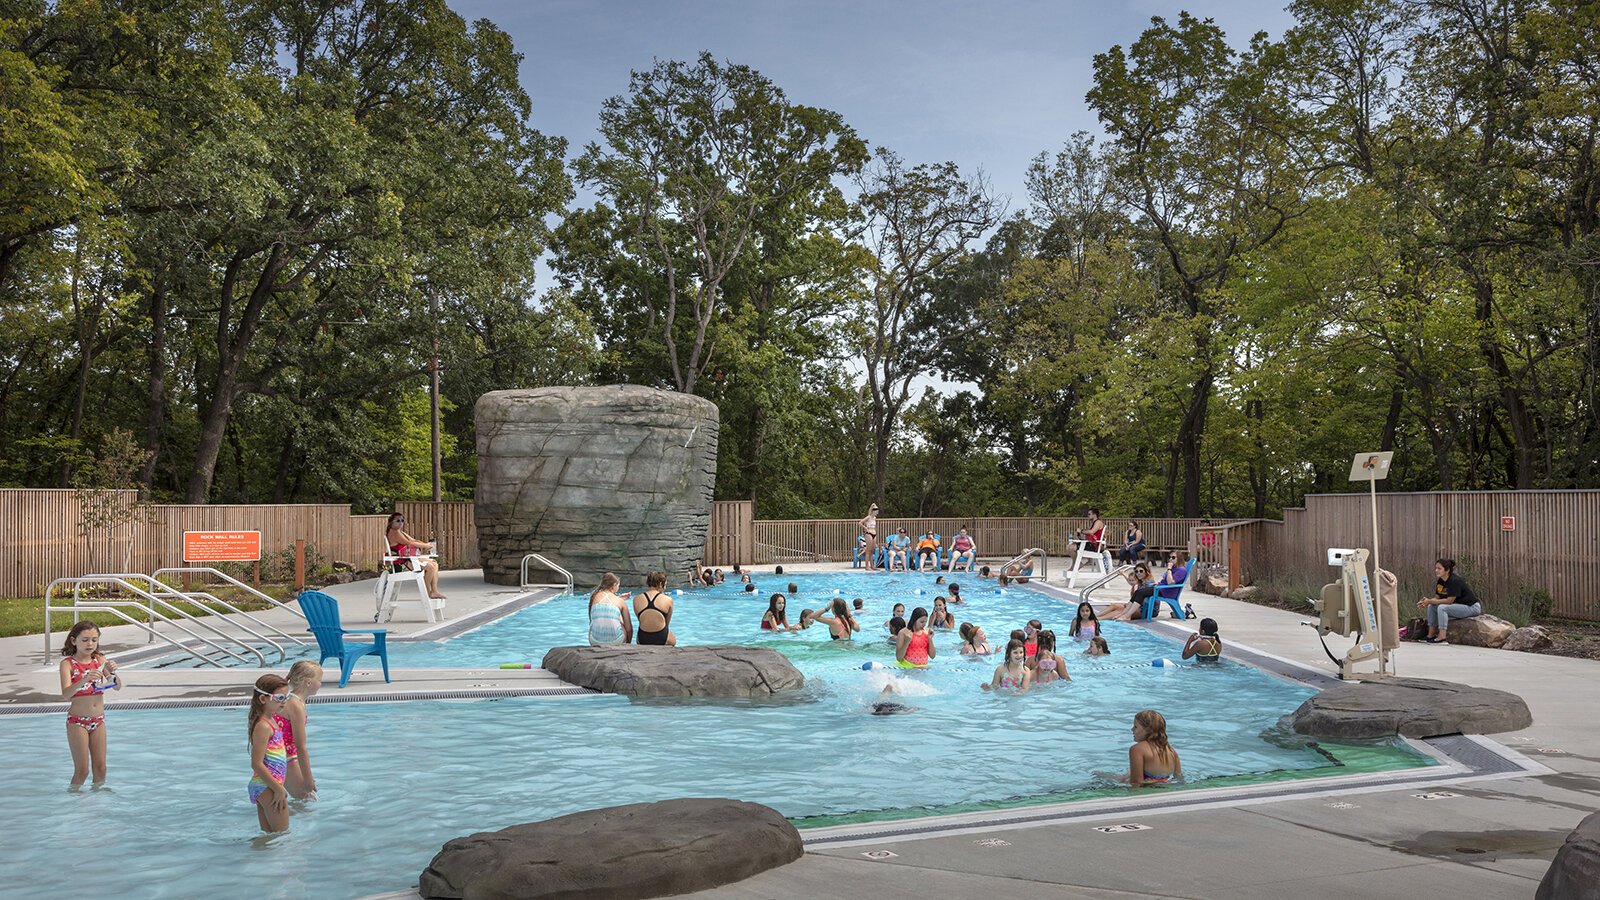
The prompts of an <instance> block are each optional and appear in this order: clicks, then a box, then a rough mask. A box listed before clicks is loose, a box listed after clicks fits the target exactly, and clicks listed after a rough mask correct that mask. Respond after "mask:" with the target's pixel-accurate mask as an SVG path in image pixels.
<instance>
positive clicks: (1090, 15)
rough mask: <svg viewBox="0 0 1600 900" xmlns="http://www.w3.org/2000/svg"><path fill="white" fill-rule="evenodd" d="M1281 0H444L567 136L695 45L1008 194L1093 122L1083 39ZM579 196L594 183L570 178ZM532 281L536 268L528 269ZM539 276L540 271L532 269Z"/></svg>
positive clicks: (1015, 193) (1020, 198)
mask: <svg viewBox="0 0 1600 900" xmlns="http://www.w3.org/2000/svg"><path fill="white" fill-rule="evenodd" d="M1285 2H1286V0H1191V2H1183V3H1179V2H1174V3H1163V2H1148V0H1133V2H1114V0H1108V2H1088V0H996V2H985V3H976V2H971V0H967V2H957V0H926V2H919V3H912V2H888V0H852V2H838V0H807V2H796V0H532V2H529V0H452V2H451V5H452V7H453V8H455V9H456V11H457V12H459V13H460V14H461V15H463V16H465V17H466V18H467V19H468V20H469V21H475V20H477V19H488V20H490V21H491V22H493V23H495V25H497V26H498V27H499V28H500V29H501V30H503V31H505V32H506V33H507V34H509V35H510V36H511V38H512V41H513V42H514V44H515V46H516V48H517V50H518V51H519V52H520V53H522V54H523V57H524V58H523V61H522V86H523V89H524V90H526V91H527V92H528V94H529V96H530V97H531V98H532V101H533V125H534V127H535V128H537V129H538V130H539V131H541V132H543V133H545V134H552V135H559V136H562V137H565V138H566V139H567V141H568V158H569V159H570V158H572V157H574V156H576V155H578V154H579V153H581V152H582V150H583V147H584V145H586V144H587V143H589V142H590V141H593V140H596V139H597V134H596V132H595V126H596V124H597V122H598V119H599V112H600V104H601V102H602V101H604V100H605V99H606V98H607V97H611V96H615V95H618V94H623V93H626V91H627V88H628V76H629V73H630V72H631V71H632V70H635V69H638V70H645V69H649V68H650V67H651V66H652V65H653V63H654V60H656V59H658V58H659V59H663V60H666V59H677V60H693V59H694V58H696V57H697V56H698V55H699V54H700V52H701V51H710V52H711V54H712V55H713V56H715V57H716V58H717V59H719V60H722V61H726V62H733V63H738V64H742V65H747V66H750V67H752V68H754V69H756V70H757V71H759V72H760V73H762V74H763V75H765V76H766V77H767V78H768V79H770V80H771V81H772V82H773V83H775V84H776V85H777V86H778V87H780V88H782V89H783V91H784V93H785V94H786V95H787V96H788V98H789V100H790V102H793V103H801V104H805V105H807V106H817V107H822V108H824V109H830V110H833V111H834V112H837V113H839V114H840V115H841V116H843V118H844V121H845V122H846V123H848V124H849V125H850V126H851V127H853V128H855V130H856V132H857V134H858V135H859V136H860V137H861V138H862V139H863V140H865V141H866V142H867V143H868V144H870V145H872V146H874V147H888V148H889V149H891V150H894V151H895V152H897V153H899V154H900V156H901V157H902V158H903V159H905V161H906V162H907V163H908V164H911V165H916V164H919V163H937V162H945V161H951V162H955V163H957V164H958V165H959V166H960V167H961V170H962V171H963V172H969V171H971V170H973V169H982V170H983V172H984V173H985V174H986V175H987V176H988V178H989V180H990V182H991V184H992V185H993V186H994V189H995V191H996V193H998V194H1000V195H1002V196H1009V197H1010V208H1011V209H1012V210H1019V209H1023V208H1025V207H1026V206H1027V205H1028V201H1027V193H1026V191H1025V190H1024V187H1023V182H1024V177H1025V174H1026V171H1027V166H1028V163H1029V161H1030V160H1032V159H1033V157H1035V156H1037V155H1038V154H1039V153H1040V152H1045V151H1048V152H1051V153H1054V151H1056V150H1058V149H1060V148H1061V146H1062V144H1063V143H1064V142H1065V141H1066V139H1067V138H1069V137H1070V136H1071V135H1072V134H1073V133H1074V132H1076V131H1088V132H1090V133H1098V132H1099V128H1098V123H1097V122H1096V119H1095V116H1094V113H1093V112H1091V111H1090V110H1089V108H1088V105H1087V104H1086V103H1085V102H1084V99H1083V98H1084V95H1085V94H1086V93H1087V92H1088V91H1089V89H1090V88H1091V87H1092V86H1093V84H1094V55H1095V54H1096V53H1101V52H1104V51H1105V50H1107V49H1109V48H1110V47H1111V46H1112V45H1115V44H1121V45H1123V46H1127V45H1128V44H1130V43H1132V42H1133V41H1134V40H1136V39H1137V38H1138V36H1139V34H1140V33H1141V32H1142V31H1143V30H1144V29H1145V28H1147V27H1149V24H1150V17H1151V16H1162V17H1164V18H1166V19H1167V20H1168V21H1169V22H1176V21H1177V18H1178V13H1179V11H1180V10H1187V11H1188V12H1190V13H1191V14H1192V15H1195V16H1198V17H1201V18H1211V19H1214V20H1215V21H1216V23H1217V25H1218V26H1220V27H1221V28H1222V29H1223V31H1224V32H1226V34H1227V35H1228V40H1229V42H1230V43H1232V44H1233V45H1234V46H1235V47H1242V46H1244V45H1245V44H1247V43H1248V41H1249V39H1250V36H1251V35H1252V34H1254V33H1255V32H1257V31H1266V32H1268V33H1269V34H1270V35H1272V36H1273V37H1274V38H1277V37H1281V36H1282V34H1283V31H1284V30H1285V29H1286V28H1287V27H1288V26H1289V25H1290V24H1291V23H1292V19H1291V18H1290V16H1289V15H1288V13H1286V12H1284V11H1283V6H1284V4H1285ZM577 202H578V203H580V204H585V205H586V204H587V203H592V202H593V199H592V197H589V196H588V195H586V194H583V193H580V195H579V199H578V201H577ZM541 281H543V279H541ZM544 284H545V286H548V282H547V281H546V282H544Z"/></svg>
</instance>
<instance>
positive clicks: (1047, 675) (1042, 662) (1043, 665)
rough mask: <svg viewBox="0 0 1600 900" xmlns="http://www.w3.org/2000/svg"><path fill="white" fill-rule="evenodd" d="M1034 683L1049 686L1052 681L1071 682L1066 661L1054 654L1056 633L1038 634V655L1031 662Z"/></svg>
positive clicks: (1044, 632)
mask: <svg viewBox="0 0 1600 900" xmlns="http://www.w3.org/2000/svg"><path fill="white" fill-rule="evenodd" d="M1033 670H1034V681H1035V682H1037V683H1038V684H1049V683H1050V682H1052V681H1071V680H1072V676H1071V675H1068V674H1067V661H1066V660H1064V659H1062V658H1061V657H1060V655H1058V654H1057V653H1056V633H1055V632H1054V631H1041V632H1039V653H1038V655H1037V656H1035V657H1034V661H1033Z"/></svg>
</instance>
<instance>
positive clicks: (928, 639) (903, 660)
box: [894, 606, 938, 669]
mask: <svg viewBox="0 0 1600 900" xmlns="http://www.w3.org/2000/svg"><path fill="white" fill-rule="evenodd" d="M937 655H938V653H937V651H935V650H934V648H933V633H932V632H930V631H929V630H928V611H927V610H926V609H923V608H922V607H920V606H919V607H917V608H916V609H913V610H912V611H911V623H910V624H909V625H907V626H906V627H905V628H904V629H903V630H902V631H901V632H900V634H899V635H898V636H897V637H896V638H895V647H894V664H895V665H897V666H900V667H901V668H903V669H920V668H923V667H924V666H926V665H927V664H928V662H929V660H932V659H933V658H934V657H935V656H937Z"/></svg>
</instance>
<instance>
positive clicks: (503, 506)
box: [474, 385, 717, 590]
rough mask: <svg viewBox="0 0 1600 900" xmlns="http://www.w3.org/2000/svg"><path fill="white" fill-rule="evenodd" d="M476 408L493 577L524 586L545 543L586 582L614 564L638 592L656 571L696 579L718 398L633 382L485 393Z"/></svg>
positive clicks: (488, 575)
mask: <svg viewBox="0 0 1600 900" xmlns="http://www.w3.org/2000/svg"><path fill="white" fill-rule="evenodd" d="M474 413H475V415H476V417H477V425H478V488H477V497H476V518H477V528H478V555H479V558H480V559H481V561H482V563H483V577H484V580H486V581H488V582H491V583H493V584H513V585H514V584H517V583H518V579H519V577H520V575H521V565H522V557H523V555H524V554H527V553H534V552H536V553H541V554H543V555H545V556H548V557H550V558H551V559H552V560H554V561H555V562H557V563H559V564H560V565H562V566H563V567H565V568H567V569H568V570H570V571H571V572H572V574H573V577H574V579H576V581H577V583H578V585H579V586H580V587H585V586H587V587H590V588H592V587H593V586H594V585H596V584H598V583H599V581H600V575H601V574H602V573H605V572H615V573H617V575H618V577H620V578H621V579H622V584H623V587H624V588H627V589H629V590H643V588H644V576H645V574H646V573H648V572H650V571H651V570H660V571H663V572H666V573H667V576H668V583H669V584H679V583H681V582H682V581H683V580H684V579H685V577H686V573H687V572H688V569H689V566H690V564H691V563H692V562H693V561H694V560H696V559H698V558H699V557H700V555H701V553H702V552H703V551H704V549H705V543H706V527H707V525H708V524H709V522H710V518H711V491H712V486H713V483H714V482H715V480H716V471H717V407H716V404H714V403H712V402H711V401H709V400H705V399H702V398H700V397H695V396H692V395H686V394H677V393H672V392H670V391H658V390H655V389H653V388H646V387H636V386H632V385H613V386H609V387H552V388H537V389H534V390H520V391H494V392H492V393H488V394H484V395H483V396H482V397H479V398H478V403H477V406H476V408H475V410H474ZM537 580H544V579H542V578H541V579H537Z"/></svg>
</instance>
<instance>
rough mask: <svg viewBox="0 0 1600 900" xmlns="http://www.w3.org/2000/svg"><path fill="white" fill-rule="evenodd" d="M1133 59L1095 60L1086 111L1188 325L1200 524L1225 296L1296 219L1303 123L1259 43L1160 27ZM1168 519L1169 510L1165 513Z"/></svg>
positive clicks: (1117, 51)
mask: <svg viewBox="0 0 1600 900" xmlns="http://www.w3.org/2000/svg"><path fill="white" fill-rule="evenodd" d="M1151 22H1152V26H1151V27H1150V28H1149V29H1147V30H1146V31H1145V32H1144V34H1142V35H1140V37H1139V40H1137V41H1135V42H1134V43H1133V44H1132V45H1131V46H1130V47H1129V48H1128V50H1126V51H1124V50H1123V49H1122V48H1121V47H1120V46H1118V47H1113V48H1111V49H1110V50H1108V51H1106V52H1105V53H1100V54H1097V55H1096V56H1095V59H1094V68H1095V86H1094V88H1093V89H1091V90H1090V91H1089V94H1088V98H1087V99H1088V101H1089V105H1090V107H1092V108H1093V109H1094V110H1095V112H1096V114H1097V115H1098V116H1099V118H1100V121H1101V123H1102V124H1103V125H1104V126H1105V129H1106V132H1107V134H1108V135H1109V136H1110V138H1111V141H1112V144H1113V147H1114V149H1115V150H1116V151H1117V153H1118V160H1119V162H1118V165H1117V168H1116V171H1115V176H1116V183H1117V184H1118V186H1119V188H1120V189H1121V190H1122V192H1123V196H1122V199H1123V202H1124V203H1125V204H1127V206H1128V207H1129V208H1130V209H1131V210H1133V211H1134V212H1135V213H1136V214H1137V215H1138V216H1139V217H1140V219H1141V222H1142V224H1143V225H1144V226H1145V227H1146V228H1148V229H1149V231H1150V233H1151V239H1152V241H1154V242H1155V243H1156V244H1157V245H1158V246H1159V247H1160V248H1161V250H1162V253H1163V255H1164V256H1165V263H1166V266H1167V268H1168V269H1169V271H1170V281H1167V282H1166V290H1167V292H1168V293H1169V296H1170V300H1171V302H1172V304H1173V309H1174V311H1175V312H1177V313H1178V314H1180V315H1182V316H1184V317H1185V318H1186V320H1187V323H1188V325H1189V333H1188V335H1187V338H1188V341H1187V342H1188V344H1189V349H1190V353H1191V358H1192V361H1191V364H1190V369H1189V379H1190V381H1191V383H1192V388H1191V389H1190V390H1189V391H1188V397H1187V398H1186V400H1185V402H1184V408H1183V417H1182V419H1181V421H1180V422H1179V426H1178V432H1177V437H1176V440H1175V441H1174V454H1175V456H1176V460H1175V461H1177V462H1181V465H1182V470H1183V476H1184V487H1183V509H1184V514H1185V515H1188V516H1197V515H1199V514H1200V512H1201V502H1200V487H1201V478H1202V470H1201V445H1202V442H1203V440H1204V437H1205V433H1206V423H1207V413H1208V411H1209V406H1210V403H1211V398H1212V394H1213V391H1214V389H1215V387H1216V382H1217V379H1218V377H1219V376H1221V375H1222V374H1223V373H1224V370H1225V367H1226V365H1227V358H1228V347H1227V344H1226V341H1224V340H1220V339H1218V337H1219V335H1218V333H1219V332H1220V331H1222V330H1223V329H1222V326H1224V325H1225V324H1226V323H1225V322H1224V321H1223V318H1224V315H1225V313H1224V309H1223V307H1222V306H1221V305H1220V304H1219V300H1220V298H1221V293H1220V292H1221V291H1222V290H1223V289H1224V288H1225V287H1226V286H1227V284H1228V283H1229V281H1230V279H1231V278H1233V277H1234V276H1235V275H1236V269H1237V266H1238V263H1239V261H1240V259H1241V257H1242V256H1243V255H1244V254H1247V253H1249V252H1250V251H1252V250H1254V249H1256V248H1258V247H1261V246H1263V245H1265V244H1267V243H1268V242H1270V241H1271V240H1272V239H1273V238H1274V237H1275V236H1276V235H1277V234H1278V232H1279V231H1280V230H1282V228H1283V227H1284V226H1285V225H1286V224H1287V223H1288V222H1289V221H1291V220H1292V219H1294V218H1295V217H1297V216H1299V215H1300V214H1301V212H1302V209H1303V207H1302V198H1303V195H1302V176H1303V173H1302V172H1301V171H1300V169H1299V168H1298V167H1297V163H1298V162H1299V161H1298V160H1297V159H1296V156H1295V151H1296V148H1295V147H1294V146H1293V145H1292V143H1291V142H1290V136H1291V135H1292V134H1294V133H1295V131H1296V128H1295V127H1294V125H1295V122H1294V120H1295V119H1296V117H1297V115H1298V113H1297V111H1296V110H1295V108H1294V106H1293V105H1292V104H1291V103H1290V102H1289V99H1288V93H1289V87H1290V76H1291V75H1292V72H1291V71H1290V69H1289V67H1288V66H1287V65H1286V57H1285V55H1284V53H1283V52H1282V48H1281V47H1279V46H1277V45H1274V44H1271V43H1270V42H1268V41H1267V40H1266V38H1265V35H1257V36H1256V37H1255V39H1254V40H1253V41H1252V42H1251V45H1250V48H1249V49H1248V50H1247V51H1245V52H1244V53H1243V54H1239V55H1238V56H1237V58H1235V57H1236V55H1235V54H1234V52H1233V51H1232V50H1230V49H1229V47H1228V45H1227V43H1226V42H1225V41H1224V39H1223V34H1222V31H1221V30H1220V29H1219V28H1217V27H1216V25H1214V24H1213V23H1212V22H1211V20H1209V19H1206V20H1204V21H1201V20H1198V19H1195V18H1193V17H1192V16H1190V15H1189V14H1188V13H1181V14H1180V15H1179V18H1178V24H1177V26H1176V27H1174V26H1171V25H1168V24H1167V23H1166V22H1165V21H1164V20H1163V19H1161V18H1159V17H1158V18H1154V19H1152V20H1151ZM1169 512H1170V510H1169Z"/></svg>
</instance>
